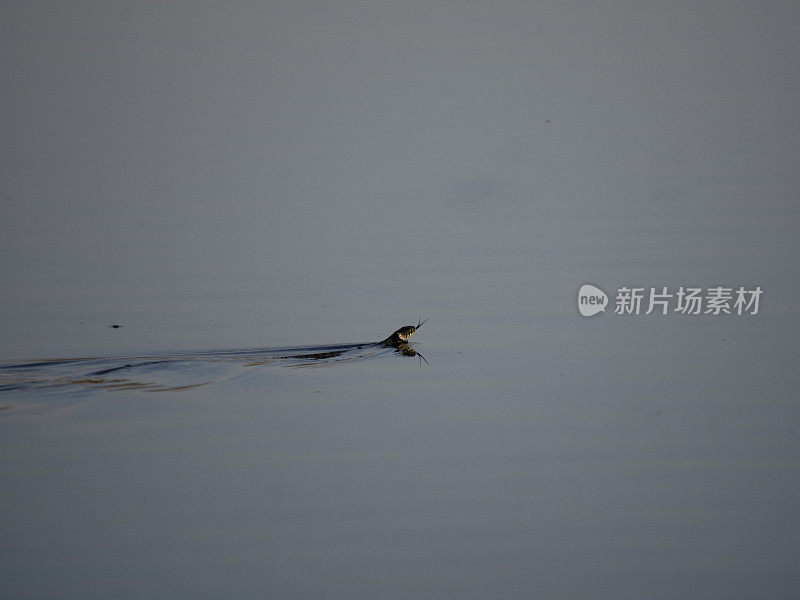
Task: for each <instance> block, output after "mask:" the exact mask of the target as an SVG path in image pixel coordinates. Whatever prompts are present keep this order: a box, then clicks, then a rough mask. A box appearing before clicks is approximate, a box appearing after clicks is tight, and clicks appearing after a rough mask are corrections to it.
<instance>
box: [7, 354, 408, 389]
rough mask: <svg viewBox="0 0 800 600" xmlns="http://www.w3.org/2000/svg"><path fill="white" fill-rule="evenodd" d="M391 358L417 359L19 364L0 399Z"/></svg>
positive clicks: (240, 357)
mask: <svg viewBox="0 0 800 600" xmlns="http://www.w3.org/2000/svg"><path fill="white" fill-rule="evenodd" d="M409 348H410V347H409ZM411 352H413V350H412V351H411ZM390 354H403V355H406V356H413V355H416V354H410V353H409V349H408V348H406V349H404V350H403V351H401V350H400V349H398V348H397V347H392V346H386V345H382V344H380V343H377V344H376V343H364V344H339V345H329V346H301V347H293V348H259V349H248V350H222V351H207V352H195V353H179V354H166V355H156V356H122V357H86V358H54V359H51V360H37V361H17V362H11V363H5V364H0V393H4V392H5V393H13V392H18V393H26V392H31V391H37V390H38V391H45V390H58V389H77V388H83V389H86V388H95V389H109V390H115V389H116V390H130V389H139V390H143V391H149V392H168V391H183V390H188V389H192V388H196V387H200V386H204V385H209V384H211V383H216V382H219V381H222V380H223V379H229V378H231V377H234V376H236V375H238V374H241V373H242V372H243V370H244V369H245V368H252V367H268V366H270V365H273V366H280V367H289V368H311V367H325V366H328V367H329V366H332V365H335V364H338V363H343V362H355V361H363V360H368V359H374V358H378V357H381V356H387V355H390Z"/></svg>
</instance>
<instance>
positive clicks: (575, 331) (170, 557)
mask: <svg viewBox="0 0 800 600" xmlns="http://www.w3.org/2000/svg"><path fill="white" fill-rule="evenodd" d="M425 316H429V315H425ZM430 316H431V321H430V322H429V323H428V324H426V325H425V327H424V328H422V329H420V331H419V332H418V334H417V336H415V338H414V341H415V348H416V349H417V350H418V351H419V352H422V353H423V354H424V355H425V357H426V358H427V359H428V361H429V362H430V366H427V365H425V364H424V363H422V364H420V362H419V360H418V359H417V358H414V357H407V356H402V355H399V354H396V353H394V352H391V351H385V350H383V351H380V352H375V353H366V354H365V353H362V352H361V351H360V350H356V351H355V352H353V350H352V349H350V350H349V352H350V354H345V356H344V358H346V359H345V360H342V358H343V357H342V356H337V357H335V358H328V359H324V360H319V361H308V360H307V361H302V360H299V359H283V358H277V359H276V358H275V356H274V353H273V355H272V356H270V353H269V352H268V351H265V350H261V351H258V350H248V351H245V350H241V351H231V352H218V351H215V352H210V353H200V352H195V353H191V354H190V353H184V354H177V355H172V356H171V357H167V358H164V357H161V359H160V360H158V361H156V360H153V357H152V356H149V357H147V358H141V359H136V360H132V359H130V358H106V359H91V360H83V361H77V362H73V363H66V362H60V363H47V364H44V365H42V364H40V365H39V366H37V367H30V366H29V367H28V368H29V369H35V370H36V371H37V377H38V382H39V383H38V384H37V385H40V387H37V388H35V390H33V391H32V390H31V388H25V389H16V390H13V389H7V390H6V391H5V392H4V393H2V394H0V404H1V405H2V408H3V409H4V410H3V411H2V412H0V454H1V455H2V457H3V459H2V462H1V463H0V469H1V472H0V477H2V482H3V494H2V495H1V496H0V512H2V515H3V518H2V528H3V539H4V540H5V542H4V543H3V545H2V549H3V557H2V559H3V564H4V571H5V576H4V583H3V584H2V586H3V589H5V590H6V591H7V595H8V597H26V598H46V597H60V598H83V597H87V596H100V597H124V598H138V597H151V596H153V595H154V594H155V595H156V596H169V595H181V596H184V595H191V596H193V597H199V598H213V597H220V596H224V595H231V594H233V595H234V596H236V597H256V596H258V597H264V596H266V597H275V598H278V597H295V596H303V597H315V598H331V597H341V598H344V597H389V598H408V597H416V598H456V597H458V598H464V597H466V598H485V597H487V596H492V597H526V596H528V595H529V594H530V593H531V592H532V591H533V592H535V593H536V594H537V595H540V596H558V597H573V598H579V597H584V598H595V597H614V598H641V597H648V598H675V597H681V596H684V595H686V596H694V597H699V596H706V597H715V596H717V597H767V596H769V597H780V596H781V595H783V594H784V593H785V594H790V593H791V592H790V590H794V589H796V586H797V584H798V583H799V582H800V579H799V578H798V571H797V568H796V562H795V560H794V558H795V557H796V556H797V552H798V537H797V535H796V534H797V531H798V527H800V522H799V521H800V519H798V517H797V513H796V505H797V501H798V500H799V499H800V487H799V486H798V481H799V480H800V478H798V463H797V460H796V458H797V456H798V450H800V428H798V427H797V417H798V410H797V408H796V405H795V402H794V399H793V398H790V397H788V396H787V395H786V393H785V392H784V391H783V390H782V389H781V386H780V385H778V384H777V383H776V381H785V380H786V379H787V378H788V377H791V373H790V370H791V369H792V368H793V365H791V364H789V361H783V362H781V361H780V360H771V359H768V358H767V357H769V356H770V355H772V354H775V353H776V348H778V349H780V346H781V344H788V343H789V340H788V339H785V338H783V337H782V336H781V334H780V331H781V324H780V323H778V322H770V321H769V320H768V319H765V320H763V321H761V322H759V323H758V324H757V325H754V324H753V322H752V320H751V321H750V322H749V323H748V321H746V320H744V319H741V320H738V321H737V320H735V319H730V320H729V321H728V322H727V324H728V328H727V332H726V335H725V339H724V340H722V339H721V338H720V336H719V335H718V328H719V322H718V321H717V322H715V321H710V320H708V319H706V320H698V321H692V322H691V323H689V322H687V321H686V320H681V319H680V318H672V319H670V320H662V321H658V320H657V319H649V320H648V319H646V318H644V317H640V318H639V320H638V321H636V320H635V318H631V319H628V320H626V319H624V318H621V317H614V316H612V315H602V316H600V317H597V318H594V319H582V318H581V317H579V316H578V315H577V312H575V311H574V309H572V307H570V309H569V310H566V311H554V312H548V311H541V310H533V309H531V310H530V311H529V312H528V314H524V312H521V313H519V314H515V315H513V316H507V317H503V316H500V315H489V314H484V315H480V314H472V315H470V314H462V315H460V316H452V315H447V314H444V315H442V314H438V315H430ZM402 324H404V323H402V322H400V323H387V325H386V327H385V328H384V332H382V333H388V332H389V331H391V330H392V329H394V328H396V327H397V326H400V325H402ZM754 327H759V328H760V329H759V331H761V332H762V334H763V335H759V336H756V337H754V336H753V328H754ZM643 328H646V329H647V332H646V333H645V332H643V331H642V329H643ZM768 331H772V332H774V333H773V334H772V335H766V334H765V332H768ZM116 333H117V332H116V331H114V330H108V331H105V330H104V331H103V332H102V333H101V334H100V333H98V336H100V335H103V336H106V335H113V334H116ZM362 337H363V336H362ZM375 337H376V338H377V337H380V333H379V334H376V336H375ZM653 340H658V343H654V342H653ZM342 341H348V340H342ZM349 341H354V340H349ZM355 341H357V340H355ZM137 360H138V361H139V362H137ZM12 364H13V365H14V368H16V369H17V370H19V367H20V364H19V363H12V362H11V361H6V363H4V365H3V368H4V369H5V370H6V371H8V370H9V369H10V367H11V365H12ZM128 365H131V366H128ZM115 366H116V367H122V368H121V369H119V370H117V371H113V370H112V371H109V372H107V373H105V374H104V375H97V374H95V375H89V374H90V373H97V372H98V371H106V370H108V369H113V368H114V367H115ZM76 369H77V372H79V373H83V375H84V376H85V377H84V379H89V380H91V379H92V378H94V379H100V378H102V377H106V378H110V377H111V376H112V375H115V376H116V377H118V378H119V379H124V380H125V381H126V382H127V383H128V384H131V382H133V384H131V385H128V384H125V383H121V384H119V385H114V383H113V382H111V383H107V385H101V384H98V383H97V382H96V381H88V382H87V381H82V380H80V379H78V383H72V384H68V385H67V384H64V383H63V382H64V381H65V377H66V376H67V375H69V376H72V375H74V374H75V373H76ZM137 369H138V370H137ZM23 370H24V369H23ZM65 374H66V375H65ZM123 374H124V376H123ZM48 376H52V377H51V381H50V383H53V382H56V381H60V382H61V385H56V386H51V387H48V386H44V387H41V385H42V384H43V383H46V382H45V381H44V380H46V379H47V377H48ZM29 379H30V378H29ZM147 382H149V383H150V384H153V382H156V384H157V385H142V386H139V385H134V384H135V383H139V384H144V383H147ZM195 384H203V385H200V386H198V387H189V386H192V385H195ZM173 387H175V388H181V389H182V390H183V391H158V390H164V389H169V388H173ZM34 392H35V393H34ZM765 590H767V591H768V593H767V594H764V591H765Z"/></svg>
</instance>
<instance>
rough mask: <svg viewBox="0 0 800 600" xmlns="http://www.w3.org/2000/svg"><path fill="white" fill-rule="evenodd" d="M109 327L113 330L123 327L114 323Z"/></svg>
mask: <svg viewBox="0 0 800 600" xmlns="http://www.w3.org/2000/svg"><path fill="white" fill-rule="evenodd" d="M109 327H111V329H119V328H120V327H122V325H117V324H116V323H114V324H113V325H109Z"/></svg>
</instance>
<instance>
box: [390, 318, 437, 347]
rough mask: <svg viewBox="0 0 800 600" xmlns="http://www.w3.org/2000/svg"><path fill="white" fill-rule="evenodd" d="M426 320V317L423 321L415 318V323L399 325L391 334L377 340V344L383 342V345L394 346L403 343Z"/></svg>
mask: <svg viewBox="0 0 800 600" xmlns="http://www.w3.org/2000/svg"><path fill="white" fill-rule="evenodd" d="M427 322H428V319H425V320H424V321H420V320H419V319H417V324H416V325H406V326H405V327H401V328H400V329H398V330H397V331H395V332H394V333H393V334H392V335H390V336H389V337H387V338H386V339H385V340H381V341H380V342H378V343H379V344H383V345H384V346H395V345H397V344H404V343H405V342H407V341H408V340H410V339H411V336H412V335H414V332H416V331H417V329H419V328H420V327H422V326H423V325H424V324H425V323H427Z"/></svg>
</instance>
